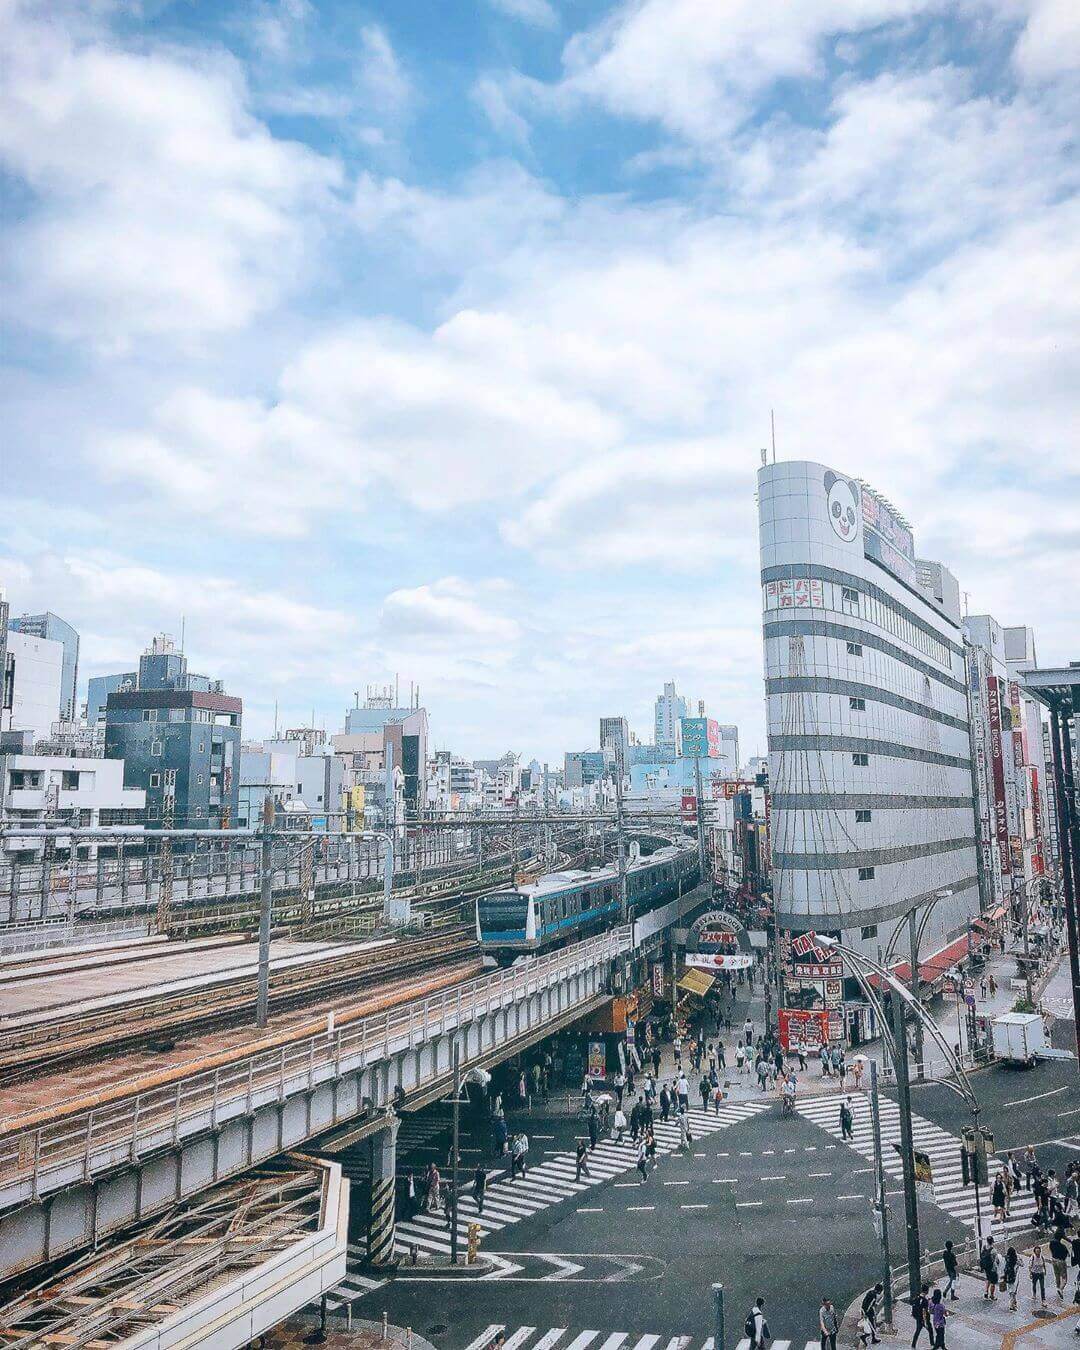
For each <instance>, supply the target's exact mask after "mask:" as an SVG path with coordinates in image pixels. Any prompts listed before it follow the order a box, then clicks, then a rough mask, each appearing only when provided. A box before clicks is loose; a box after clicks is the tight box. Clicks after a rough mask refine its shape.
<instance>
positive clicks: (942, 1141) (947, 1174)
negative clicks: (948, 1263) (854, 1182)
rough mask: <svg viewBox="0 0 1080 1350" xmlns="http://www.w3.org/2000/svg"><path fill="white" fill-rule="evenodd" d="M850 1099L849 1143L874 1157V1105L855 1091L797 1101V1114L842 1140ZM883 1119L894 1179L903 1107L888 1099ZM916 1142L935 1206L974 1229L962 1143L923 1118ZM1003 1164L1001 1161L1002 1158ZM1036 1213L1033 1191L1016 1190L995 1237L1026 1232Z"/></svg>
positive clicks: (898, 1171)
mask: <svg viewBox="0 0 1080 1350" xmlns="http://www.w3.org/2000/svg"><path fill="white" fill-rule="evenodd" d="M845 1096H846V1097H847V1098H848V1099H849V1100H850V1103H851V1110H852V1116H853V1118H854V1119H853V1124H852V1134H853V1136H854V1137H853V1138H852V1139H850V1140H848V1141H847V1142H848V1143H850V1144H851V1146H852V1148H854V1149H855V1151H856V1152H857V1153H861V1154H862V1156H863V1157H864V1158H869V1159H871V1160H872V1159H873V1156H874V1136H873V1124H872V1121H871V1116H870V1103H869V1102H868V1101H867V1100H866V1098H865V1097H863V1096H861V1095H857V1094H855V1093H850V1094H844V1095H843V1096H832V1097H817V1098H814V1099H812V1100H809V1101H804V1102H799V1103H797V1105H796V1110H797V1111H798V1112H799V1114H800V1115H802V1116H805V1117H806V1119H807V1120H810V1121H812V1122H813V1123H814V1124H815V1125H817V1126H819V1127H820V1128H821V1129H823V1130H825V1131H826V1132H827V1133H829V1134H831V1135H833V1136H834V1137H835V1138H837V1139H840V1138H842V1133H843V1132H842V1131H841V1129H840V1104H841V1102H842V1101H843V1100H844V1099H845ZM879 1112H880V1116H881V1141H882V1151H883V1155H884V1157H883V1161H884V1165H885V1171H886V1173H888V1175H890V1176H892V1177H900V1176H903V1172H904V1166H903V1162H902V1160H901V1159H900V1157H899V1155H898V1154H897V1152H896V1150H895V1149H893V1148H892V1145H893V1144H894V1143H895V1144H899V1142H900V1108H899V1106H898V1105H897V1104H896V1102H894V1101H891V1100H890V1099H889V1098H881V1099H880V1101H879ZM911 1123H912V1138H913V1140H914V1143H915V1146H916V1147H917V1148H918V1149H919V1150H920V1151H921V1152H924V1153H926V1154H928V1156H929V1158H930V1165H931V1168H932V1171H933V1177H934V1203H935V1204H936V1205H937V1206H938V1207H939V1208H940V1209H943V1210H944V1211H945V1212H946V1214H949V1215H951V1216H952V1217H953V1218H954V1219H958V1220H959V1221H960V1222H961V1223H964V1224H969V1225H970V1226H971V1227H974V1226H975V1220H976V1211H975V1191H974V1188H973V1187H970V1186H965V1185H964V1183H963V1171H962V1166H961V1163H960V1140H959V1139H958V1138H957V1137H956V1136H955V1135H953V1134H950V1133H949V1132H948V1131H947V1130H944V1129H942V1128H941V1127H940V1126H938V1125H935V1124H934V1122H933V1121H930V1120H927V1119H926V1118H925V1117H923V1116H918V1115H914V1114H913V1115H912V1118H911ZM999 1161H1000V1159H999ZM983 1209H984V1221H989V1220H991V1218H992V1215H993V1209H992V1207H991V1205H990V1197H989V1194H986V1195H985V1197H984V1200H983ZM1034 1212H1035V1200H1034V1197H1033V1196H1032V1195H1031V1193H1030V1192H1027V1191H1014V1192H1013V1196H1012V1201H1011V1205H1010V1210H1009V1217H1008V1218H1007V1219H1006V1220H1005V1221H1004V1223H993V1225H992V1226H993V1229H994V1231H995V1232H997V1233H1008V1232H1015V1231H1017V1230H1018V1229H1022V1228H1027V1227H1028V1226H1029V1224H1030V1220H1031V1216H1032V1215H1033V1214H1034Z"/></svg>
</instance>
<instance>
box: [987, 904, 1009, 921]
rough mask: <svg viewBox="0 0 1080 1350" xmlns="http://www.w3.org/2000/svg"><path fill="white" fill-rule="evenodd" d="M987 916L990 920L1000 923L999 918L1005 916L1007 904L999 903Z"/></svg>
mask: <svg viewBox="0 0 1080 1350" xmlns="http://www.w3.org/2000/svg"><path fill="white" fill-rule="evenodd" d="M986 917H987V918H988V919H989V920H990V922H991V923H998V922H999V920H1001V919H1003V918H1004V917H1005V906H1004V905H998V907H997V908H996V909H992V910H991V911H990V913H989V914H988V915H987V916H986Z"/></svg>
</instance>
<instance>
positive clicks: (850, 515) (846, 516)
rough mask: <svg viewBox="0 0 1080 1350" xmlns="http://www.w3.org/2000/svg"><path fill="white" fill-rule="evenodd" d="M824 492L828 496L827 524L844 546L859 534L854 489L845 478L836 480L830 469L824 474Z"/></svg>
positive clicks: (856, 498)
mask: <svg viewBox="0 0 1080 1350" xmlns="http://www.w3.org/2000/svg"><path fill="white" fill-rule="evenodd" d="M825 491H826V493H827V494H828V511H829V523H830V524H831V525H832V527H833V532H834V533H835V534H837V535H838V536H839V537H840V538H841V539H842V540H843V541H844V543H845V544H850V543H851V541H852V540H853V539H854V538H855V536H856V535H857V534H858V532H859V499H858V497H857V496H856V491H855V488H854V487H853V485H852V484H851V483H849V482H848V480H847V479H846V478H838V477H837V476H836V474H834V473H833V471H832V470H831V469H828V470H826V472H825Z"/></svg>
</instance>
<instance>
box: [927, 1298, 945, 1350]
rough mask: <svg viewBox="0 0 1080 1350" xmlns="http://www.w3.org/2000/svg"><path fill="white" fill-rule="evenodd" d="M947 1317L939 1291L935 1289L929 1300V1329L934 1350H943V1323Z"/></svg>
mask: <svg viewBox="0 0 1080 1350" xmlns="http://www.w3.org/2000/svg"><path fill="white" fill-rule="evenodd" d="M948 1316H949V1310H948V1308H946V1306H945V1303H944V1300H943V1299H942V1297H941V1290H940V1289H935V1290H934V1293H933V1296H932V1297H931V1299H930V1327H931V1329H932V1331H933V1333H934V1350H945V1321H946V1319H947V1318H948Z"/></svg>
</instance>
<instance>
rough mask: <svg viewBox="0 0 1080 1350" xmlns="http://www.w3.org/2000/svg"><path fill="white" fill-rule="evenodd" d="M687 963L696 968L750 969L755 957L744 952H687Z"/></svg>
mask: <svg viewBox="0 0 1080 1350" xmlns="http://www.w3.org/2000/svg"><path fill="white" fill-rule="evenodd" d="M686 964H687V965H688V966H690V967H692V968H693V969H694V970H749V969H750V967H751V966H752V965H753V964H754V958H753V957H752V956H746V955H745V954H744V953H743V952H687V953H686Z"/></svg>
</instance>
